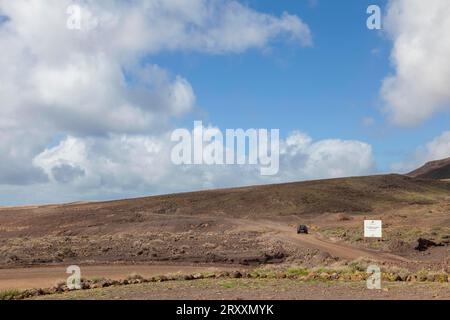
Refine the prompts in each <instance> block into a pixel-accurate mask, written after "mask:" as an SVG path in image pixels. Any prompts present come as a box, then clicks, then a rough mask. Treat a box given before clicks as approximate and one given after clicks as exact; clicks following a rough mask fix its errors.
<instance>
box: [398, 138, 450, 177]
mask: <svg viewBox="0 0 450 320" xmlns="http://www.w3.org/2000/svg"><path fill="white" fill-rule="evenodd" d="M448 157H450V131H444V132H443V133H442V134H441V135H440V136H438V137H436V138H434V139H433V140H432V141H430V142H428V143H427V144H425V145H423V146H419V147H418V148H417V150H416V151H415V153H414V154H412V155H410V156H409V157H408V159H406V160H404V161H401V162H398V163H394V164H393V165H392V168H393V170H395V171H397V172H401V173H407V172H410V171H412V170H414V169H417V168H418V167H419V166H421V165H423V164H425V163H426V162H428V161H433V160H439V159H444V158H448Z"/></svg>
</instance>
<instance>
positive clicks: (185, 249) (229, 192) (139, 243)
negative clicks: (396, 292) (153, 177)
mask: <svg viewBox="0 0 450 320" xmlns="http://www.w3.org/2000/svg"><path fill="white" fill-rule="evenodd" d="M449 211H450V182H448V181H437V180H425V179H416V178H411V177H407V176H402V175H380V176H368V177H353V178H342V179H330V180H318V181H307V182H297V183H288V184H279V185H266V186H253V187H245V188H235V189H222V190H211V191H200V192H191V193H183V194H173V195H164V196H154V197H146V198H138V199H128V200H119V201H109V202H91V203H72V204H62V205H46V206H25V207H4V208H0V267H2V266H3V267H14V266H35V265H48V264H67V263H83V264H89V265H96V264H104V263H112V262H113V263H153V262H170V263H207V264H211V263H215V264H217V263H219V264H220V263H221V264H224V263H225V264H244V265H248V264H264V263H277V262H283V261H287V260H296V261H299V263H302V264H309V265H315V264H317V263H322V262H323V260H324V259H325V260H327V259H329V258H330V257H332V260H330V261H335V260H333V259H344V260H353V259H358V258H361V257H369V258H374V259H379V260H385V261H391V262H393V263H394V262H395V263H397V262H399V263H406V262H407V261H410V260H408V259H409V258H403V257H413V259H419V260H421V261H425V262H427V261H429V262H430V263H435V262H434V261H436V262H439V263H440V264H441V263H442V261H443V259H444V260H445V259H446V257H447V256H448V250H449V246H448V244H449V242H450V240H449V239H450V217H449ZM366 217H372V218H377V219H383V223H384V225H383V228H384V229H383V230H384V232H385V233H384V234H385V235H386V236H385V237H384V239H383V242H365V241H363V237H362V231H363V230H362V225H363V220H364V219H365V218H366ZM298 223H305V224H307V225H308V226H309V227H310V229H311V235H308V237H306V236H303V237H302V236H300V237H299V236H297V235H296V232H295V225H296V224H298ZM422 238H423V239H426V240H427V241H428V240H429V241H432V242H423V241H422V240H420V239H422ZM419 240H420V241H422V242H423V244H424V245H425V248H424V250H423V251H425V253H426V255H425V254H424V253H422V251H418V250H416V249H415V248H416V246H417V242H418V241H419ZM432 243H434V244H435V245H431V244H432ZM428 244H430V245H428ZM374 246H375V247H374ZM430 246H431V248H429V247H430ZM374 250H375V251H374ZM392 254H394V255H392ZM398 255H401V256H403V257H400V256H398ZM444 263H445V261H444Z"/></svg>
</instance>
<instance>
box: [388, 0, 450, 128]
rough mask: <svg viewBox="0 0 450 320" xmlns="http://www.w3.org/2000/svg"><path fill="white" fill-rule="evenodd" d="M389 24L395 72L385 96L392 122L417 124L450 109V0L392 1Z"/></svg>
mask: <svg viewBox="0 0 450 320" xmlns="http://www.w3.org/2000/svg"><path fill="white" fill-rule="evenodd" d="M384 27H385V29H386V31H387V32H388V34H389V36H390V38H391V39H392V41H393V49H392V52H391V60H392V64H393V66H394V68H395V74H393V75H391V76H389V77H387V78H386V79H384V81H383V86H382V90H381V94H382V97H383V99H384V101H385V103H386V108H385V109H386V112H387V113H388V114H389V116H390V118H391V120H392V121H393V122H394V123H395V124H398V125H403V126H412V125H417V124H419V123H421V122H423V121H424V120H426V119H428V118H430V117H431V116H432V115H434V114H436V113H438V112H441V111H444V112H445V111H450V90H449V88H448V84H449V83H450V59H449V57H450V37H449V35H448V32H449V30H450V2H449V1H447V0H432V1H422V0H390V2H389V6H388V11H387V16H386V18H385V20H384Z"/></svg>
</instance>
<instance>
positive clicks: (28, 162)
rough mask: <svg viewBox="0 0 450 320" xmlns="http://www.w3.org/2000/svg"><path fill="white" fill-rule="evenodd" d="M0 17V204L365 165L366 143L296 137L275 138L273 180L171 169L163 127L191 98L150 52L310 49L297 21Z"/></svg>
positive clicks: (245, 173)
mask: <svg viewBox="0 0 450 320" xmlns="http://www.w3.org/2000/svg"><path fill="white" fill-rule="evenodd" d="M74 3H75V4H77V3H78V4H79V5H80V6H81V24H80V29H79V30H77V29H75V30H72V29H70V28H67V19H68V15H67V8H68V7H69V5H71V4H74ZM0 12H1V14H0V15H1V16H2V18H1V19H0V47H1V48H2V53H1V54H0V69H1V70H2V72H1V73H0V83H1V84H2V85H1V86H0V101H2V107H1V108H0V134H1V137H2V139H1V140H0V201H2V202H3V203H5V202H8V203H27V202H28V203H29V202H55V201H73V200H80V199H104V198H117V197H124V196H136V195H143V194H152V193H164V192H172V191H185V190H192V189H202V188H213V187H222V186H235V185H245V184H253V183H269V182H281V181H285V180H297V179H309V178H316V177H337V176H344V175H357V174H363V173H366V172H367V171H368V170H370V169H371V167H372V155H371V148H370V146H368V145H367V144H364V143H361V142H357V141H342V140H323V141H313V140H312V139H311V138H310V137H308V136H307V135H305V134H301V133H295V134H293V135H291V136H290V137H289V138H287V139H286V140H285V141H283V146H282V154H281V161H282V167H281V172H280V175H278V176H276V177H274V178H273V179H269V178H262V177H261V176H260V174H259V173H260V172H259V168H258V167H253V166H245V165H244V166H226V167H223V166H202V165H200V166H175V165H173V164H172V162H171V161H170V148H171V143H170V134H169V133H170V131H171V129H172V126H173V125H172V123H173V118H174V117H180V116H183V115H185V114H187V113H189V112H190V111H192V109H193V108H194V107H195V104H196V94H195V90H194V88H193V87H192V86H191V84H190V83H189V81H188V79H185V78H184V77H183V76H182V75H177V74H172V73H171V72H170V71H168V70H165V69H164V68H162V67H161V66H158V65H155V64H152V63H151V57H152V55H153V54H156V53H159V52H166V51H195V52H201V53H204V54H236V53H241V52H244V51H246V50H248V49H252V48H256V49H264V48H266V47H267V46H270V43H271V41H272V40H273V39H275V38H277V39H279V38H284V39H285V40H286V41H289V42H291V43H296V44H298V45H300V46H308V45H311V44H312V39H311V32H310V30H309V28H308V26H307V25H306V24H305V23H304V22H303V21H302V20H301V19H300V18H299V17H297V16H294V15H290V14H288V13H284V14H282V15H281V16H274V15H271V14H265V13H261V12H258V11H255V10H253V9H251V8H249V7H247V6H245V5H243V4H240V3H239V2H237V1H225V0H210V1H206V0H190V1H182V0H170V1H169V0H168V1H160V0H147V1H137V0H132V1H113V0H109V1H106V0H105V1H90V0H85V1H79V2H73V1H69V0H47V1H25V0H15V1H9V0H0ZM69 13H71V14H72V13H73V11H70V12H69ZM144 58H145V59H144ZM143 61H145V63H144V62H143Z"/></svg>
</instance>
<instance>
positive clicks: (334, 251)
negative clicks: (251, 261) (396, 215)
mask: <svg viewBox="0 0 450 320" xmlns="http://www.w3.org/2000/svg"><path fill="white" fill-rule="evenodd" d="M235 222H236V220H235ZM237 223H239V224H242V225H253V226H258V227H261V228H265V229H269V230H273V231H274V232H275V234H274V235H273V236H275V237H277V238H278V239H280V240H283V241H287V242H290V243H292V244H296V245H300V246H303V247H308V248H314V249H318V250H320V251H324V252H328V253H329V254H330V255H332V256H334V257H339V258H342V259H347V260H355V259H358V258H362V257H365V258H370V259H373V260H379V261H391V262H398V261H402V262H411V261H410V260H408V259H406V258H403V257H400V256H397V255H394V254H389V253H382V252H376V251H372V250H367V249H360V248H354V247H350V246H348V245H344V244H341V243H335V242H330V241H325V240H322V239H319V238H318V237H317V236H316V235H313V234H302V235H297V234H296V233H295V232H294V228H292V227H289V226H285V225H282V224H279V223H274V222H271V221H263V220H260V221H255V220H253V221H250V220H249V221H247V220H245V221H244V220H240V221H237Z"/></svg>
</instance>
